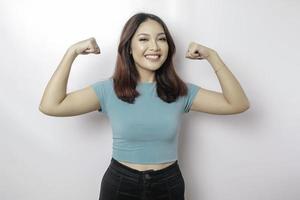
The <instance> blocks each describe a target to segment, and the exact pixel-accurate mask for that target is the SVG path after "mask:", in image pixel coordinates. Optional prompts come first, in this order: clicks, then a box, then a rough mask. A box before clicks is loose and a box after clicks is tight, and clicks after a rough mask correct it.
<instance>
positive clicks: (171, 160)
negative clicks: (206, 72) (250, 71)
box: [40, 13, 249, 200]
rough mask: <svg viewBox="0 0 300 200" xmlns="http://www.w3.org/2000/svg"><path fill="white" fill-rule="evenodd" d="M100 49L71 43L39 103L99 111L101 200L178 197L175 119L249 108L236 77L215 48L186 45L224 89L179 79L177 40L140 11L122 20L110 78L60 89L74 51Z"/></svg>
mask: <svg viewBox="0 0 300 200" xmlns="http://www.w3.org/2000/svg"><path fill="white" fill-rule="evenodd" d="M90 53H94V54H99V53H100V49H99V46H98V45H97V43H96V40H95V39H94V38H90V39H87V40H83V41H80V42H78V43H76V44H74V45H72V46H71V47H70V48H69V49H68V50H67V52H66V53H65V55H64V57H63V59H62V61H61V63H60V64H59V66H58V68H57V70H56V71H55V73H54V74H53V76H52V78H51V79H50V81H49V83H48V85H47V87H46V89H45V92H44V95H43V98H42V100H41V104H40V110H41V112H43V113H45V114H47V115H51V116H74V115H79V114H84V113H87V112H91V111H95V110H98V111H100V112H103V113H105V114H106V115H107V116H108V117H109V119H110V121H111V124H112V130H113V155H112V159H111V163H110V165H109V167H108V169H107V170H106V172H105V174H104V176H103V179H102V182H101V190H100V197H99V199H100V200H110V199H114V200H116V199H130V200H134V199H155V200H156V199H157V200H158V199H160V200H163V199H166V200H171V199H172V200H175V199H180V200H183V199H184V191H185V188H184V187H185V185H184V179H183V176H182V174H181V171H180V168H179V165H178V161H177V143H178V130H179V128H180V122H181V121H180V117H181V114H183V113H188V112H189V111H190V110H193V111H198V112H206V113H211V114H221V115H226V114H235V113H241V112H243V111H245V110H247V109H248V108H249V102H248V99H247V97H246V95H245V94H244V92H243V89H242V88H241V86H240V84H239V82H238V81H237V80H236V78H235V77H234V76H233V74H232V73H231V72H230V71H229V69H228V68H227V67H226V66H225V64H224V63H223V62H222V60H221V58H220V57H219V56H218V54H217V52H216V51H214V50H213V49H210V48H208V47H205V46H203V45H200V44H198V43H195V42H192V43H190V45H189V48H188V51H187V53H186V58H189V59H199V60H201V59H206V60H207V61H208V62H209V63H210V64H211V66H212V67H213V69H214V70H215V72H216V74H217V77H218V79H219V81H220V84H221V86H222V90H223V93H218V92H215V91H211V90H207V89H204V88H201V90H200V87H199V86H197V85H195V84H192V83H184V81H182V80H181V79H180V78H179V77H178V75H177V74H176V72H175V69H174V66H173V60H172V59H173V55H174V53H175V45H174V42H173V39H172V37H171V35H170V32H169V31H168V28H167V26H166V25H165V23H164V22H163V21H162V20H161V19H160V18H159V17H157V16H155V15H153V14H148V13H138V14H136V15H134V16H132V17H131V18H130V19H129V20H128V21H127V23H126V24H125V26H124V28H123V31H122V34H121V38H120V43H119V47H118V57H117V62H116V68H115V72H114V74H113V76H112V77H110V78H108V79H106V80H101V81H98V82H96V83H94V84H92V85H90V86H88V87H86V88H84V89H81V90H78V91H74V92H71V93H68V94H66V87H67V81H68V77H69V73H70V69H71V65H72V62H73V61H74V59H75V58H76V57H77V56H78V55H79V54H90Z"/></svg>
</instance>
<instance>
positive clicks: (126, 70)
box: [112, 13, 187, 103]
mask: <svg viewBox="0 0 300 200" xmlns="http://www.w3.org/2000/svg"><path fill="white" fill-rule="evenodd" d="M148 19H152V20H155V21H157V22H158V23H159V24H161V26H162V27H163V29H164V32H165V34H166V37H167V42H168V45H169V51H168V57H167V59H166V61H165V62H164V63H163V64H162V66H161V67H160V68H159V69H157V70H156V71H155V79H156V86H157V87H156V91H157V95H158V96H159V97H160V99H162V100H163V101H165V102H168V103H171V102H174V101H176V100H177V98H178V96H185V95H186V94H187V86H186V84H185V83H184V82H183V81H182V80H181V79H180V78H179V76H178V75H177V74H176V72H175V69H174V65H173V56H174V53H175V50H176V49H175V44H174V41H173V39H172V37H171V34H170V32H169V30H168V28H167V26H166V24H165V23H164V22H163V21H162V20H161V19H160V18H159V17H158V16H156V15H153V14H149V13H137V14H135V15H133V16H132V17H131V18H130V19H129V20H128V21H127V22H126V24H125V26H124V27H123V30H122V34H121V37H120V42H119V46H118V56H117V61H116V66H115V72H114V74H113V76H112V78H113V83H114V90H115V93H116V95H117V96H118V98H119V99H121V100H123V101H126V102H128V103H134V100H135V97H138V96H139V95H140V93H139V92H138V91H137V90H136V86H137V83H138V80H139V73H138V71H137V69H136V67H135V64H134V60H133V57H132V55H131V54H130V44H131V39H132V37H133V35H134V33H135V32H136V30H137V29H138V27H139V25H140V24H141V23H142V22H144V21H146V20H148Z"/></svg>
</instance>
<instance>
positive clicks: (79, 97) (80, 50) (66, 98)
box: [39, 38, 100, 117]
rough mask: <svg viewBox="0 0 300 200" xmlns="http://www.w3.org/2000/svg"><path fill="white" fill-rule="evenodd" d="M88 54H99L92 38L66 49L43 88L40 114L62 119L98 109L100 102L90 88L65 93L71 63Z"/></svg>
mask: <svg viewBox="0 0 300 200" xmlns="http://www.w3.org/2000/svg"><path fill="white" fill-rule="evenodd" d="M89 53H94V54H100V49H99V47H98V45H97V43H96V40H95V39H94V38H89V39H87V40H83V41H80V42H78V43H76V44H74V45H72V46H71V47H70V48H68V50H67V51H66V53H65V55H64V57H63V58H62V60H61V62H60V63H59V65H58V67H57V69H56V70H55V72H54V74H53V75H52V77H51V79H50V80H49V82H48V84H47V86H46V88H45V91H44V94H43V97H42V99H41V102H40V106H39V110H40V111H41V112H42V113H44V114H46V115H50V116H61V117H63V116H74V115H80V114H84V113H87V112H91V111H94V110H97V109H99V108H100V102H99V100H98V98H97V96H96V94H95V92H94V91H93V89H92V88H91V87H90V86H88V87H86V88H83V89H81V90H77V91H74V92H70V93H68V94H67V93H66V89H67V83H68V78H69V74H70V70H71V66H72V63H73V61H74V60H75V58H76V57H77V56H78V55H79V54H84V55H86V54H89Z"/></svg>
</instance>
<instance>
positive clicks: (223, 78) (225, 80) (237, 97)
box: [186, 42, 250, 112]
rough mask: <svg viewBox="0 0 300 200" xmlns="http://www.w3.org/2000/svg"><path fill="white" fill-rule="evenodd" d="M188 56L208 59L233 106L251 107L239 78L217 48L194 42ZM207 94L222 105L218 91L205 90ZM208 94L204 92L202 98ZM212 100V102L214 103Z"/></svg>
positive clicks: (243, 108)
mask: <svg viewBox="0 0 300 200" xmlns="http://www.w3.org/2000/svg"><path fill="white" fill-rule="evenodd" d="M186 58H190V59H199V60H202V59H206V60H207V61H208V62H209V63H210V64H211V66H212V67H213V69H214V71H215V72H216V75H217V77H218V80H219V82H220V85H221V87H222V91H223V96H224V99H225V100H226V101H227V102H228V104H229V105H230V106H231V107H232V108H236V109H237V110H247V109H248V108H249V107H250V103H249V101H248V99H247V96H246V95H245V93H244V91H243V89H242V87H241V85H240V84H239V82H238V80H237V79H236V78H235V76H234V75H233V74H232V73H231V71H230V70H229V69H228V67H227V66H226V65H225V64H224V62H223V61H222V59H221V58H220V56H219V55H218V53H217V52H216V51H215V50H213V49H211V48H208V47H205V46H203V45H200V44H197V43H195V42H192V43H190V45H189V48H188V51H187V53H186ZM205 95H206V96H207V99H211V100H215V105H220V106H222V104H221V103H220V102H221V100H220V99H221V98H220V95H218V94H217V93H216V92H211V91H210V92H208V90H205ZM206 96H205V97H204V94H203V96H202V98H206ZM211 102H212V101H211ZM211 102H210V104H212V103H211ZM217 102H219V103H217ZM197 103H198V104H200V103H201V102H200V100H199V102H196V103H195V104H197ZM202 104H203V105H196V106H198V107H199V109H200V107H204V103H202ZM208 105H209V104H208V102H207V105H206V107H207V108H208V107H209V106H208ZM223 105H224V104H223ZM223 107H224V106H223ZM224 112H225V111H224Z"/></svg>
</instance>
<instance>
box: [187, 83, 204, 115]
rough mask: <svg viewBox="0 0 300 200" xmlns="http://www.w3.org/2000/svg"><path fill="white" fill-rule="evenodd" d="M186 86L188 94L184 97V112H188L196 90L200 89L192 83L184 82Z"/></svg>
mask: <svg viewBox="0 0 300 200" xmlns="http://www.w3.org/2000/svg"><path fill="white" fill-rule="evenodd" d="M186 84H187V87H188V94H187V95H186V96H185V97H184V113H188V112H189V111H190V109H191V106H192V104H193V100H194V99H195V97H196V95H197V92H198V91H199V90H200V87H199V86H197V85H195V84H193V83H186Z"/></svg>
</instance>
